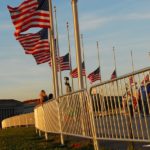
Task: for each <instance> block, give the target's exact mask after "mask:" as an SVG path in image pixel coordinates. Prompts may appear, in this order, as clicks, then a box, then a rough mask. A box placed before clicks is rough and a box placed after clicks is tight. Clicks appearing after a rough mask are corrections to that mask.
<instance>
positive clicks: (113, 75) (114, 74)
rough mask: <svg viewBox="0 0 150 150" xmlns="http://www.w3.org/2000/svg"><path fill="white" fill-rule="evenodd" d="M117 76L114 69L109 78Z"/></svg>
mask: <svg viewBox="0 0 150 150" xmlns="http://www.w3.org/2000/svg"><path fill="white" fill-rule="evenodd" d="M115 78H117V74H116V70H114V71H113V73H112V74H111V80H112V79H115Z"/></svg>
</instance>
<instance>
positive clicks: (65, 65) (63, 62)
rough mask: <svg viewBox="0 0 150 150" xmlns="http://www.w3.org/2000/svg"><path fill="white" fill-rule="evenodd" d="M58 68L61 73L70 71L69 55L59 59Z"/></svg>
mask: <svg viewBox="0 0 150 150" xmlns="http://www.w3.org/2000/svg"><path fill="white" fill-rule="evenodd" d="M59 66H60V70H61V71H64V70H70V62H69V53H67V54H66V55H65V56H61V57H60V58H59Z"/></svg>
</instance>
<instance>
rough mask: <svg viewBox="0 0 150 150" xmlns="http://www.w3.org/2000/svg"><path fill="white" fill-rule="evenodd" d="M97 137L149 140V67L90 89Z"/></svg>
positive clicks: (103, 138) (104, 138)
mask: <svg viewBox="0 0 150 150" xmlns="http://www.w3.org/2000/svg"><path fill="white" fill-rule="evenodd" d="M90 95H91V99H92V106H93V111H94V118H95V120H94V121H95V126H96V132H97V135H96V136H97V139H102V140H119V141H120V140H122V141H137V142H150V68H146V69H143V70H140V71H137V72H134V73H132V74H128V75H125V76H122V77H120V78H117V79H114V80H113V81H108V82H103V83H101V84H98V85H95V86H93V87H91V89H90Z"/></svg>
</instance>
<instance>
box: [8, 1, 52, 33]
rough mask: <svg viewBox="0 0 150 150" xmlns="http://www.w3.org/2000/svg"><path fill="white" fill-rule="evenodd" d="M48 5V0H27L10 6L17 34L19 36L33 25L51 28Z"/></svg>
mask: <svg viewBox="0 0 150 150" xmlns="http://www.w3.org/2000/svg"><path fill="white" fill-rule="evenodd" d="M48 6H49V5H48V0H25V1H24V2H23V3H22V4H20V5H19V6H18V7H11V6H8V10H9V12H10V15H11V19H12V22H13V24H14V26H15V29H16V31H15V35H16V36H18V35H19V34H20V33H21V32H24V31H27V30H28V29H30V28H32V27H40V28H49V27H50V20H49V7H48Z"/></svg>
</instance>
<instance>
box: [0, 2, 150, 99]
mask: <svg viewBox="0 0 150 150" xmlns="http://www.w3.org/2000/svg"><path fill="white" fill-rule="evenodd" d="M21 2H23V0H15V1H14V0H5V1H1V5H0V18H1V19H0V35H1V36H0V99H2V98H14V99H18V100H26V99H32V98H37V97H38V94H39V91H40V90H41V89H45V90H46V91H47V93H50V92H52V90H53V89H52V76H51V69H50V68H49V66H48V65H47V64H43V65H36V63H35V61H34V59H33V58H32V57H31V56H29V55H25V54H24V51H23V49H22V47H21V46H20V45H19V43H18V42H17V41H16V40H15V38H14V36H13V33H14V27H13V25H12V23H11V20H10V16H9V13H8V10H7V5H8V4H9V5H10V6H18V5H19V4H20V3H21ZM53 4H54V5H56V7H57V16H58V28H59V44H60V54H61V55H64V54H65V53H67V52H68V46H67V44H68V43H67V33H66V22H67V21H68V22H69V23H70V35H71V50H72V60H73V62H72V63H73V68H74V67H76V61H75V60H76V58H75V46H74V34H73V19H72V10H71V0H53ZM149 6H150V1H149V0H78V9H79V22H80V33H82V34H83V35H84V49H85V59H86V60H85V64H86V70H87V74H88V73H90V72H91V71H93V70H94V69H96V67H97V65H98V60H97V50H96V41H99V42H100V58H101V73H102V79H103V80H108V79H109V78H110V75H111V73H112V71H113V69H114V64H113V52H112V47H113V46H115V49H116V63H117V72H118V75H123V74H125V73H129V72H131V71H132V67H131V57H130V51H131V50H132V51H133V59H134V65H135V70H138V69H141V68H144V67H147V66H149V64H150V56H149V55H148V52H149V51H150V9H149ZM30 31H32V30H30ZM68 74H69V72H65V73H63V76H65V75H68ZM75 82H76V83H77V80H75Z"/></svg>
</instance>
